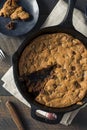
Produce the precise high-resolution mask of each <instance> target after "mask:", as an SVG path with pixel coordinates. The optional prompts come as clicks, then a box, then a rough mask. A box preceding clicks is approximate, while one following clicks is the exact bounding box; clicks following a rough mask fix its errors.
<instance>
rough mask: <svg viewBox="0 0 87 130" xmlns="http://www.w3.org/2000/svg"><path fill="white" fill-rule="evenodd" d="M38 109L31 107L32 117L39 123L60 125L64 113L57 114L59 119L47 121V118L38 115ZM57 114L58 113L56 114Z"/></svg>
mask: <svg viewBox="0 0 87 130" xmlns="http://www.w3.org/2000/svg"><path fill="white" fill-rule="evenodd" d="M36 110H37V109H36V108H35V107H34V106H31V117H32V118H33V119H35V120H37V121H40V122H43V123H47V124H58V123H60V121H61V119H62V117H63V115H64V113H59V114H58V113H57V119H54V120H50V119H47V118H46V117H41V116H39V115H37V114H36ZM55 114H56V113H55Z"/></svg>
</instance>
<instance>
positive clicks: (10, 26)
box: [6, 21, 14, 30]
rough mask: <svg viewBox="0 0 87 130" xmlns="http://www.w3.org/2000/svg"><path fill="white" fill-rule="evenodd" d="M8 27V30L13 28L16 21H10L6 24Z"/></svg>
mask: <svg viewBox="0 0 87 130" xmlns="http://www.w3.org/2000/svg"><path fill="white" fill-rule="evenodd" d="M6 28H7V29H8V30H13V29H14V22H13V21H10V22H9V23H8V24H6Z"/></svg>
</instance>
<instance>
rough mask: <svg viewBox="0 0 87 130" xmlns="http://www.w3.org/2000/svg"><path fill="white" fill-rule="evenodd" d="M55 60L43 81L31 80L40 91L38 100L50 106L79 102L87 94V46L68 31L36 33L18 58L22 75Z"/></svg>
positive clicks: (29, 88)
mask: <svg viewBox="0 0 87 130" xmlns="http://www.w3.org/2000/svg"><path fill="white" fill-rule="evenodd" d="M54 64H56V66H55V67H54V68H53V69H52V71H51V72H50V74H49V75H48V76H47V77H46V78H44V79H43V80H42V81H41V82H40V84H38V85H36V86H33V85H30V84H28V91H29V92H32V93H34V92H38V95H37V96H36V97H35V100H36V101H37V102H39V103H40V104H44V105H46V106H49V107H56V108H62V107H67V106H71V105H73V104H77V103H78V102H80V101H81V100H82V99H83V98H84V97H85V96H86V94H87V49H86V47H85V46H84V45H83V43H82V42H81V41H79V40H78V39H75V38H74V37H72V36H71V35H69V34H65V33H55V34H45V35H41V36H39V37H37V38H36V39H34V40H33V41H31V43H30V44H29V45H28V46H27V47H26V48H25V49H24V51H23V53H22V54H21V57H20V60H19V75H20V76H23V75H27V74H31V73H33V72H37V71H39V70H41V69H43V68H48V67H49V66H52V65H54Z"/></svg>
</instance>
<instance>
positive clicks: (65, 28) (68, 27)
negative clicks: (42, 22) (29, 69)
mask: <svg viewBox="0 0 87 130" xmlns="http://www.w3.org/2000/svg"><path fill="white" fill-rule="evenodd" d="M75 3H76V0H69V1H68V5H69V7H68V10H67V14H66V16H65V18H64V20H63V22H62V23H61V24H60V25H58V26H53V27H47V28H44V29H41V30H39V31H37V32H35V33H33V34H31V33H30V34H29V35H28V37H27V38H26V40H25V41H24V42H23V43H22V44H21V46H20V47H19V48H18V50H17V51H16V52H15V54H14V55H13V59H12V60H13V74H14V79H15V83H16V85H17V88H18V90H19V92H20V93H21V94H22V96H23V97H24V98H25V99H26V100H27V101H28V102H29V103H30V104H31V116H32V117H33V118H34V119H36V120H39V121H42V122H45V123H50V124H56V123H59V122H60V120H61V118H62V116H63V114H64V113H66V112H70V111H73V110H75V109H77V108H79V107H81V106H80V105H76V104H75V105H72V106H70V107H65V108H60V109H59V108H51V107H47V106H45V105H41V104H39V103H38V102H36V101H35V100H34V97H33V96H32V95H30V94H29V93H28V92H27V89H26V86H25V85H24V84H23V83H22V82H20V80H19V73H18V63H19V58H20V55H21V53H22V52H23V50H24V48H25V47H26V46H27V45H28V44H29V43H30V42H31V41H32V40H33V39H35V38H36V37H38V36H40V35H43V34H51V33H57V32H64V33H67V34H70V35H72V36H73V37H75V38H77V39H79V40H80V41H82V43H83V44H84V45H85V47H86V48H87V38H86V37H85V36H84V35H82V34H81V33H80V32H78V31H77V30H75V28H74V27H73V24H72V15H73V9H74V6H75ZM83 102H84V103H83V105H84V104H85V103H86V102H87V97H85V98H84V99H83ZM36 110H43V111H46V112H50V113H55V114H57V115H58V116H57V119H56V120H48V119H46V118H42V117H41V116H38V115H37V114H36Z"/></svg>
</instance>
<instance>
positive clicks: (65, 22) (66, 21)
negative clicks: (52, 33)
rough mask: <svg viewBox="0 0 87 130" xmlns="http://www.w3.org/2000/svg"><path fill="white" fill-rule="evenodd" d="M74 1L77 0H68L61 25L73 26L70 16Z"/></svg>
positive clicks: (71, 16)
mask: <svg viewBox="0 0 87 130" xmlns="http://www.w3.org/2000/svg"><path fill="white" fill-rule="evenodd" d="M76 1H77V0H68V9H67V12H66V15H65V17H64V19H63V21H62V23H61V25H64V26H66V27H73V22H72V18H73V10H74V7H75V3H76Z"/></svg>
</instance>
